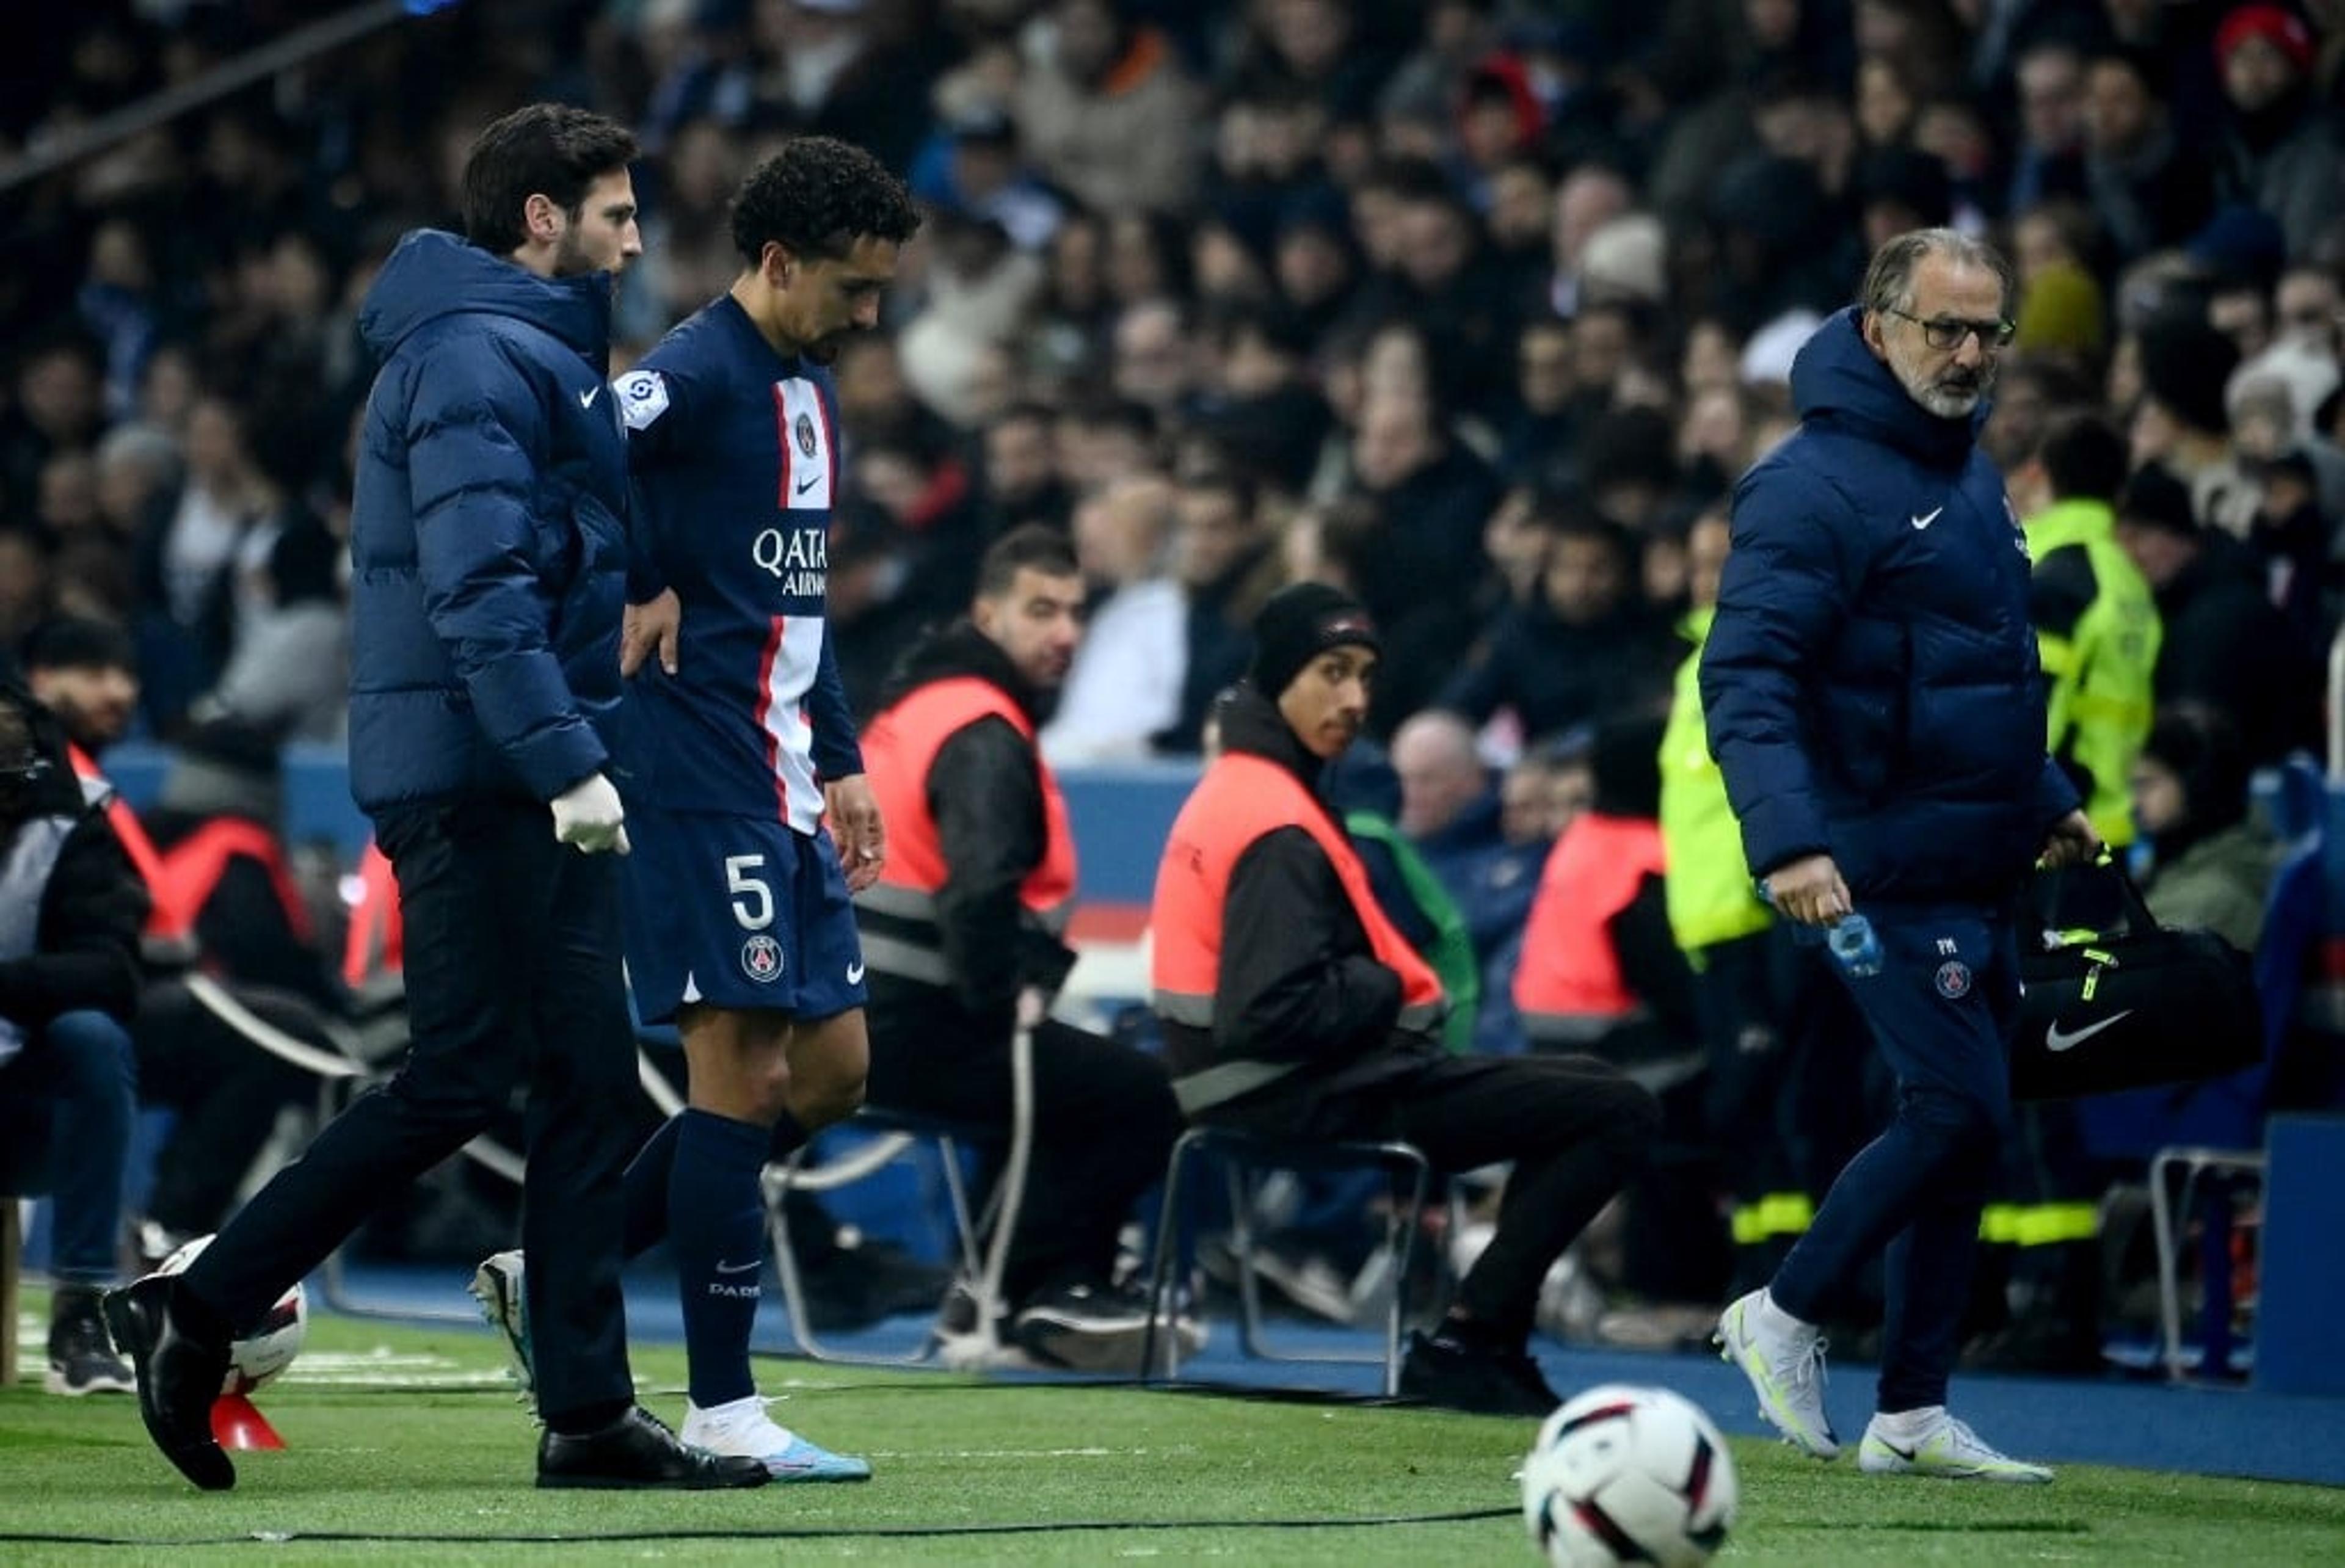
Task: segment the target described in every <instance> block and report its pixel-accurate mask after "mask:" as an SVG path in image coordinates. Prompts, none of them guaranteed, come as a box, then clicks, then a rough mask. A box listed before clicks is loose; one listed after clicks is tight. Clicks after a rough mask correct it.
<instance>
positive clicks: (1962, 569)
mask: <svg viewBox="0 0 2345 1568" xmlns="http://www.w3.org/2000/svg"><path fill="white" fill-rule="evenodd" d="M2012 292H2013V288H2012V278H2011V272H2010V268H2009V267H2008V266H2007V264H2006V263H2005V261H2004V260H2003V258H2001V257H2000V256H1998V255H1996V254H1995V252H1994V251H1993V250H1991V249H1989V248H1987V247H1985V246H1984V245H1982V244H1980V243H1978V242H1977V241H1974V240H1973V239H1970V238H1966V237H1964V236H1963V235H1961V234H1958V233H1955V232H1954V231H1953V230H1951V229H1922V230H1917V231H1915V232H1913V233H1910V234H1904V235H1901V236H1899V237H1897V238H1894V239H1892V240H1890V241H1889V242H1888V243H1887V244H1885V245H1883V247H1882V248H1881V249H1880V251H1879V252H1878V253H1876V254H1875V255H1874V257H1873V264H1872V266H1871V268H1869V269H1868V270H1867V272H1866V275H1865V280H1864V290H1863V300H1862V302H1861V303H1860V304H1858V305H1857V306H1855V307H1853V308H1852V309H1848V310H1844V311H1843V312H1841V313H1840V314H1839V315H1837V316H1835V317H1833V318H1832V319H1831V320H1829V321H1827V322H1826V323H1825V324H1824V325H1823V326H1822V328H1821V329H1819V330H1818V331H1817V332H1816V335H1815V336H1814V337H1813V338H1812V339H1810V340H1809V342H1808V344H1807V345H1806V347H1804V348H1803V349H1801V351H1800V354H1799V358H1798V359H1797V360H1796V361H1795V362H1794V364H1793V366H1792V398H1793V400H1794V401H1795V402H1796V403H1797V405H1798V408H1799V412H1800V419H1801V425H1800V430H1799V431H1798V432H1797V433H1796V434H1794V435H1793V436H1792V437H1791V438H1790V439H1788V440H1785V441H1784V442H1783V443H1782V446H1780V447H1778V448H1777V449H1776V450H1774V451H1773V452H1772V453H1771V454H1769V455H1768V456H1767V457H1766V458H1764V459H1763V460H1761V461H1760V462H1759V463H1758V464H1757V465H1755V466H1754V467H1753V468H1752V469H1751V471H1750V472H1749V473H1747V474H1746V475H1744V476H1743V478H1742V481H1741V483H1740V484H1739V485H1738V486H1737V487H1736V489H1735V492H1734V511H1733V529H1734V531H1733V552H1732V554H1731V555H1730V556H1729V557H1728V560H1727V565H1726V571H1725V575H1724V577H1723V579H1722V580H1721V584H1720V589H1719V600H1718V614H1717V620H1716V622H1714V624H1713V625H1712V627H1711V633H1710V640H1709V642H1708V643H1707V644H1706V645H1705V648H1704V650H1703V653H1702V664H1701V694H1702V703H1703V706H1704V711H1705V713H1706V714H1707V717H1708V723H1709V731H1710V743H1711V752H1712V754H1714V755H1715V756H1716V757H1717V758H1718V763H1719V766H1720V768H1721V771H1722V772H1723V773H1724V774H1725V777H1726V787H1727V794H1728V795H1729V796H1730V797H1731V800H1732V802H1733V805H1734V811H1735V815H1736V816H1737V817H1738V818H1739V819H1740V822H1741V829H1742V844H1743V851H1744V855H1745V856H1746V858H1747V859H1748V860H1749V862H1750V865H1751V873H1752V875H1756V876H1758V877H1760V878H1761V880H1762V881H1763V882H1764V883H1765V885H1766V890H1767V894H1768V896H1769V897H1770V898H1771V900H1772V901H1773V903H1774V905H1775V906H1776V907H1777V908H1778V909H1779V910H1780V911H1782V913H1783V914H1784V915H1785V916H1788V917H1789V918H1791V919H1792V920H1795V921H1798V922H1800V923H1802V924H1803V925H1807V926H1832V925H1834V924H1837V923H1838V922H1839V921H1840V920H1841V919H1842V918H1843V917H1844V916H1847V915H1849V914H1850V913H1851V912H1852V910H1853V909H1854V908H1857V907H1862V908H1863V911H1864V913H1865V915H1866V916H1868V918H1870V920H1871V921H1872V923H1873V926H1874V928H1875V930H1876V932H1877V934H1878V936H1879V940H1880V945H1881V948H1882V952H1883V963H1882V965H1881V967H1880V968H1879V970H1878V972H1877V973H1871V974H1848V973H1844V974H1843V978H1845V979H1846V980H1847V982H1848V985H1849V988H1850V990H1851V991H1852V992H1853V994H1854V996H1855V998H1856V1001H1857V1005H1858V1007H1860V1008H1862V1009H1863V1013H1864V1016H1865V1019H1866V1022H1867V1023H1868V1024H1869V1025H1870V1026H1871V1027H1872V1030H1873V1037H1874V1039H1875V1040H1876V1042H1877V1043H1878V1044H1879V1046H1880V1048H1881V1052H1882V1056H1883V1059H1884V1060H1885V1061H1886V1062H1887V1064H1888V1065H1889V1067H1890V1068H1891V1070H1892V1071H1893V1073H1894V1074H1895V1076H1896V1079H1897V1109H1896V1113H1895V1116H1894V1118H1893V1120H1892V1122H1891V1124H1890V1126H1889V1128H1888V1129H1887V1130H1886V1131H1884V1132H1883V1134H1882V1136H1881V1137H1880V1138H1878V1139H1876V1140H1875V1141H1874V1142H1873V1144H1872V1145H1870V1146H1869V1147H1868V1148H1865V1149H1864V1150H1863V1152H1861V1153H1860V1154H1858V1155H1857V1157H1856V1158H1854V1159H1853V1160H1852V1161H1851V1162H1850V1163H1849V1166H1848V1168H1847V1169H1845V1170H1844V1171H1843V1172H1842V1173H1841V1176H1840V1179H1838V1180H1837V1181H1836V1182H1834V1183H1833V1185H1832V1191H1831V1192H1830V1194H1829V1195H1828V1196H1827V1197H1826V1198H1825V1199H1824V1202H1823V1205H1822V1209H1819V1210H1818V1212H1817V1214H1816V1217H1815V1220H1814V1223H1813V1224H1812V1226H1811V1227H1810V1229H1809V1230H1808V1232H1807V1234H1806V1235H1805V1236H1804V1237H1802V1239H1801V1240H1800V1242H1799V1244H1798V1246H1796V1247H1795V1248H1793V1249H1792V1252H1791V1254H1790V1256H1789V1257H1787V1258H1786V1259H1784V1261H1783V1264H1782V1268H1781V1269H1780V1270H1778V1271H1777V1273H1776V1275H1775V1278H1774V1280H1772V1281H1771V1283H1770V1284H1769V1285H1768V1286H1767V1287H1766V1288H1765V1289H1763V1290H1754V1291H1752V1292H1751V1294H1750V1295H1748V1296H1745V1297H1743V1298H1741V1300H1737V1301H1735V1302H1734V1303H1733V1304H1732V1305H1731V1306H1729V1307H1728V1308H1727V1310H1726V1312H1725V1314H1724V1315H1723V1316H1722V1317H1721V1320H1720V1322H1719V1342H1720V1344H1721V1347H1722V1349H1723V1350H1724V1351H1725V1354H1726V1357H1727V1359H1728V1360H1729V1361H1733V1362H1735V1363H1736V1364H1737V1365H1739V1366H1740V1367H1741V1369H1742V1370H1743V1371H1744V1372H1745V1373H1746V1374H1747V1375H1748V1376H1749V1377H1750V1379H1751V1385H1752V1387H1753V1389H1754V1390H1755V1391H1757V1393H1758V1395H1759V1403H1760V1411H1761V1414H1762V1415H1764V1416H1765V1417H1766V1419H1767V1420H1768V1421H1770V1422H1771V1424H1773V1425H1774V1426H1775V1427H1777V1428H1778V1429H1780V1430H1781V1431H1782V1432H1783V1434H1784V1436H1785V1437H1786V1438H1787V1439H1789V1440H1790V1441H1791V1442H1793V1443H1794V1444H1796V1445H1797V1446H1799V1447H1801V1448H1802V1449H1804V1450H1806V1451H1807V1452H1810V1453H1812V1454H1813V1455H1815V1456H1816V1457H1817V1458H1820V1459H1830V1458H1832V1457H1833V1456H1834V1455H1835V1454H1837V1453H1838V1452H1839V1441H1838V1439H1837V1438H1836V1437H1835V1436H1834V1435H1833V1432H1832V1423H1831V1421H1830V1419H1829V1417H1828V1416H1827V1414H1826V1412H1825V1410H1824V1406H1823V1398H1822V1361H1823V1349H1824V1347H1823V1343H1822V1340H1821V1339H1820V1338H1819V1336H1818V1333H1817V1329H1816V1324H1817V1322H1818V1320H1820V1319H1821V1318H1822V1316H1823V1315H1824V1312H1825V1310H1827V1309H1828V1307H1829V1306H1830V1304H1831V1301H1832V1295H1833V1293H1834V1292H1835V1291H1836V1290H1839V1289H1840V1288H1841V1287H1842V1286H1843V1285H1844V1284H1845V1283H1847V1282H1848V1281H1849V1280H1851V1279H1852V1277H1853V1275H1854V1274H1855V1272H1856V1270H1857V1269H1858V1268H1859V1267H1860V1266H1861V1265H1862V1264H1863V1262H1864V1261H1865V1259H1867V1258H1869V1257H1870V1255H1871V1254H1872V1253H1873V1251H1875V1250H1876V1249H1880V1248H1882V1247H1883V1246H1884V1245H1885V1246H1886V1247H1887V1249H1888V1251H1887V1257H1886V1259H1885V1265H1884V1267H1885V1272H1886V1283H1887V1290H1888V1327H1887V1334H1886V1339H1885V1341H1884V1343H1883V1349H1882V1366H1881V1379H1880V1384H1879V1388H1878V1391H1877V1403H1876V1413H1875V1414H1874V1416H1873V1420H1872V1421H1871V1423H1870V1424H1869V1425H1868V1426H1867V1427H1866V1429H1865V1433H1864V1441H1863V1445H1862V1446H1861V1448H1860V1450H1859V1453H1858V1463H1859V1465H1860V1466H1861V1467H1862V1468H1863V1470H1865V1471H1867V1472H1875V1473H1884V1472H1885V1473H1914V1474H1929V1475H1938V1476H1950V1477H1964V1478H1978V1479H1988V1480H1998V1481H2035V1482H2041V1481H2049V1480H2050V1479H2051V1472H2050V1471H2048V1470H2046V1469H2044V1468H2042V1467H2041V1466H2037V1465H2032V1464H2025V1463H2022V1462H2018V1461H2016V1460H2012V1459H2009V1458H2006V1457H2005V1456H2004V1455H2002V1454H2000V1453H1997V1452H1995V1450H1994V1449H1992V1448H1990V1447H1988V1446H1987V1445H1986V1444H1985V1443H1984V1442H1981V1441H1980V1440H1979V1439H1978V1437H1977V1436H1976V1434H1975V1433H1974V1432H1972V1431H1971V1430H1970V1428H1969V1427H1967V1426H1966V1425H1964V1423H1963V1422H1962V1421H1957V1420H1954V1418H1952V1417H1951V1416H1949V1415H1948V1414H1947V1413H1946V1408H1945V1401H1946V1379H1947V1374H1948V1372H1949V1371H1951V1370H1952V1368H1953V1366H1954V1356H1955V1352H1956V1351H1957V1349H1958V1348H1959V1345H1958V1336H1959V1329H1960V1322H1961V1317H1962V1312H1963V1308H1964V1302H1965V1300H1966V1299H1967V1296H1968V1291H1969V1284H1970V1275H1971V1268H1972V1263H1973V1260H1974V1254H1975V1251H1976V1239H1977V1232H1978V1219H1979V1210H1980V1208H1981V1206H1982V1205H1983V1203H1984V1202H1985V1194H1986V1190H1987V1187H1988V1184H1989V1182H1990V1181H1991V1179H1992V1178H1993V1176H1994V1173H1995V1169H1996V1168H1997V1146H1998V1144H1999V1142H2000V1141H2001V1140H2002V1138H2004V1137H2005V1136H2006V1135H2007V1134H2008V1132H2009V1130H2010V1126H2011V1095H2010V1087H2009V1074H2010V1067H2009V1049H2010V1036H2011V1029H2012V1027H2013V1024H2014V1022H2015V1017H2016V1014H2017V1010H2018V1000H2019V976H2018V953H2017V948H2016V946H2015V940H2014V935H2013V923H2012V919H2011V917H2010V913H2009V906H2010V903H2011V900H2012V898H2013V895H2015V892H2016V891H2017V889H2018V886H2019V884H2020V882H2021V880H2022V879H2023V878H2024V877H2025V875H2026V873H2027V871H2028V868H2029V866H2030V865H2031V864H2032V863H2033V862H2034V861H2035V859H2037V858H2038V856H2039V855H2040V856H2043V857H2045V858H2046V859H2049V860H2053V861H2056V862H2062V863H2066V862H2070V861H2074V860H2077V859H2082V858H2085V857H2086V856H2088V855H2091V854H2093V853H2094V852H2095V851H2096V849H2097V848H2098V844H2097V841H2096V838H2095V836H2094V834H2093V830H2092V828H2091V825H2090V824H2088V823H2087V822H2086V818H2085V815H2084V814H2083V812H2082V811H2081V810H2079V809H2078V804H2079V803H2078V801H2077V798H2076V791H2075V790H2074V788H2072V787H2071V786H2070V784H2068V782H2067V780H2066V777H2065V776H2064V775H2063V774H2062V773H2061V771H2060V769H2059V768H2058V767H2057V766H2056V764H2054V763H2053V762H2052V760H2051V758H2050V757H2049V756H2047V755H2046V752H2045V746H2044V737H2045V733H2046V725H2045V713H2044V698H2043V694H2042V683H2041V681H2040V678H2039V675H2038V671H2037V666H2036V657H2035V634H2034V632H2033V630H2032V629H2031V627H2030V624H2029V622H2028V614H2027V592H2028V559H2027V546H2026V542H2025V539H2024V538H2023V537H2022V536H2021V533H2020V530H2019V521H2018V519H2017V518H2016V517H2015V516H2014V515H2013V513H2012V510H2011V506H2010V503H2009V501H2007V500H2006V499H2005V494H2004V487H2003V479H2002V476H2001V475H2000V474H1998V473H1997V472H1996V471H1995V465H1994V464H1993V463H1992V462H1991V461H1990V460H1988V459H1987V457H1986V455H1985V453H1983V452H1981V451H1980V450H1978V449H1977V446H1976V436H1977V431H1978V428H1979V426H1980V425H1981V424H1983V423H1984V422H1985V417H1986V406H1985V397H1986V394H1987V391H1988V390H1989V389H1990V388H1991V387H1992V386H1993V385H1994V381H1995V359H1996V355H1997V352H1998V350H1999V349H2001V348H2002V346H2003V345H2004V344H2005V342H2007V341H2008V340H2009V339H2010V336H2011V330H2012V328H2011V321H2010V315H2011V304H2012Z"/></svg>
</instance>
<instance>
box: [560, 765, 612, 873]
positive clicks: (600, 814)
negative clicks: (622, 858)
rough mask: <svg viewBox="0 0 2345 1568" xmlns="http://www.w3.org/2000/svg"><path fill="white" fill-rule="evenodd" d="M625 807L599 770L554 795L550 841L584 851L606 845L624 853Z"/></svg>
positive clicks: (599, 851) (598, 850) (599, 850)
mask: <svg viewBox="0 0 2345 1568" xmlns="http://www.w3.org/2000/svg"><path fill="white" fill-rule="evenodd" d="M626 822H627V808H626V807H625V806H624V805H622V804H619V792H618V791H617V790H616V789H614V788H613V787H612V784H611V781H610V780H609V779H606V778H604V776H603V775H602V774H594V776H593V777H592V778H589V779H587V780H585V781H584V782H583V783H580V784H573V785H571V786H570V787H569V788H568V789H566V790H564V791H563V792H562V793H561V794H558V795H555V796H554V797H553V841H554V842H555V843H556V844H568V845H576V846H577V848H578V849H579V850H580V851H581V852H583V853H584V854H587V855H600V854H602V853H603V852H604V850H606V849H615V850H617V851H618V852H619V853H620V854H621V855H624V854H626V853H627V827H626Z"/></svg>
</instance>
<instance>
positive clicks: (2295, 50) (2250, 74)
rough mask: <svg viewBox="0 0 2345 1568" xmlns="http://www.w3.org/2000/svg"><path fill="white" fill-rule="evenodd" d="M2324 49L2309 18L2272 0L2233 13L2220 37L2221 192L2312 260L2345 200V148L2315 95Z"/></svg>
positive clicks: (2217, 53) (2295, 253) (2293, 250)
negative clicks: (2317, 55) (2315, 73)
mask: <svg viewBox="0 0 2345 1568" xmlns="http://www.w3.org/2000/svg"><path fill="white" fill-rule="evenodd" d="M2314 47H2315V41H2314V38H2313V34H2312V29H2311V28H2310V27H2309V26H2307V25H2305V21H2304V18H2303V17H2301V16H2299V15H2297V14H2296V13H2295V12H2293V11H2291V10H2289V9H2288V8H2287V7H2286V6H2283V5H2270V4H2265V3H2262V0H2258V3H2257V4H2254V5H2238V6H2235V7H2233V8H2232V10H2231V11H2230V13H2229V14H2228V15H2226V16H2225V17H2224V18H2223V22H2222V25H2220V26H2219V27H2218V28H2217V29H2216V32H2215V62H2216V68H2217V69H2218V71H2219V72H2220V73H2221V75H2222V82H2223V99H2224V106H2225V108H2226V110H2227V113H2226V116H2225V117H2226V120H2227V122H2228V123H2227V124H2226V126H2225V127H2224V134H2223V139H2222V144H2221V166H2220V175H2219V179H2218V184H2219V187H2220V188H2221V190H2222V192H2223V194H2224V195H2225V196H2226V197H2228V199H2230V200H2233V201H2244V202H2252V203H2253V204H2254V205H2255V206H2257V207H2259V208H2261V209H2262V210H2263V211H2265V212H2267V213H2269V214H2270V215H2271V216H2272V217H2276V218H2278V219H2279V226H2280V228H2281V229H2282V230H2283V231H2284V232H2285V233H2286V235H2287V237H2288V251H2289V255H2290V256H2296V257H2302V256H2309V255H2310V254H2311V253H2312V250H2313V248H2314V246H2315V245H2316V244H2317V243H2318V242H2319V241H2320V238H2321V236H2322V234H2323V232H2324V231H2325V230H2326V229H2327V228H2328V227H2329V225H2330V222H2331V221H2332V220H2333V219H2334V218H2335V217H2336V215H2337V203H2338V200H2339V198H2340V197H2345V140H2340V134H2339V127H2338V124H2337V120H2336V116H2335V112H2334V111H2333V110H2332V109H2331V108H2330V107H2329V106H2327V105H2325V104H2323V103H2320V101H2318V99H2317V97H2316V95H2315V93H2314V90H2313V86H2314V85H2313V79H2312V68H2313V51H2314Z"/></svg>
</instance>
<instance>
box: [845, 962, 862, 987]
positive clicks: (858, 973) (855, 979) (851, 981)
mask: <svg viewBox="0 0 2345 1568" xmlns="http://www.w3.org/2000/svg"><path fill="white" fill-rule="evenodd" d="M847 983H848V985H850V986H860V985H861V984H863V960H862V959H860V958H858V959H857V960H856V961H855V962H854V963H852V964H849V965H848V966H847Z"/></svg>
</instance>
